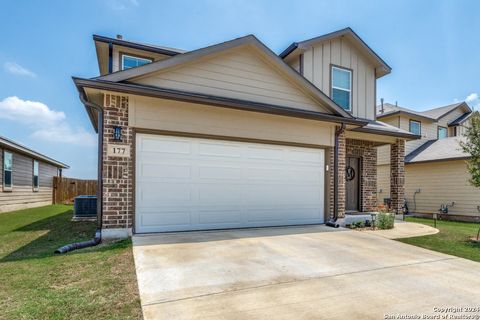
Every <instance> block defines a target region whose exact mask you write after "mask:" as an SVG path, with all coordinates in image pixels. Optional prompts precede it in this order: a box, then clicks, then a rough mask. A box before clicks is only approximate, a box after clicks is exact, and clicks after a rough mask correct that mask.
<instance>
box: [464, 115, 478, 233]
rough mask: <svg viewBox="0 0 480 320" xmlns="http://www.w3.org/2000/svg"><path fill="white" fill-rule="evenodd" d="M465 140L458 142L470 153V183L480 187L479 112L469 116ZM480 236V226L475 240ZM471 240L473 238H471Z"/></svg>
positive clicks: (468, 163)
mask: <svg viewBox="0 0 480 320" xmlns="http://www.w3.org/2000/svg"><path fill="white" fill-rule="evenodd" d="M464 136H465V138H466V139H465V141H461V142H460V146H461V147H462V149H463V152H465V153H467V154H468V155H470V159H469V160H468V161H467V167H468V172H469V173H470V183H471V184H472V185H473V186H474V187H476V188H480V113H479V112H478V111H475V112H474V113H473V115H472V116H471V118H470V126H469V127H467V130H466V133H465V135H464ZM479 236H480V228H479V229H478V232H477V237H476V241H477V242H478V241H479V240H480V239H479ZM472 240H473V239H472Z"/></svg>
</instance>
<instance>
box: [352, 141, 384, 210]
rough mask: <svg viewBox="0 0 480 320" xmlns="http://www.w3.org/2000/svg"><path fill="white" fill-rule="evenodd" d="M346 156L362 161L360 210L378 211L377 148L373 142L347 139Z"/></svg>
mask: <svg viewBox="0 0 480 320" xmlns="http://www.w3.org/2000/svg"><path fill="white" fill-rule="evenodd" d="M346 145H347V150H346V156H347V157H349V156H351V157H359V158H360V159H361V164H360V165H361V171H362V172H361V179H360V210H361V211H362V212H369V211H376V210H377V148H375V145H374V143H373V142H370V141H364V140H353V139H347V142H346Z"/></svg>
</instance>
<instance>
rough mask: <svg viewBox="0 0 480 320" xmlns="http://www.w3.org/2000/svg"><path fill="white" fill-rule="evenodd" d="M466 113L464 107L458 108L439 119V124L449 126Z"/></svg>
mask: <svg viewBox="0 0 480 320" xmlns="http://www.w3.org/2000/svg"><path fill="white" fill-rule="evenodd" d="M464 113H465V111H464V110H463V108H456V109H455V110H453V111H452V112H450V113H449V114H447V115H446V116H444V117H442V118H440V119H438V125H439V126H442V127H447V126H448V123H449V122H451V121H453V120H455V119H457V118H459V117H460V116H461V115H463V114H464Z"/></svg>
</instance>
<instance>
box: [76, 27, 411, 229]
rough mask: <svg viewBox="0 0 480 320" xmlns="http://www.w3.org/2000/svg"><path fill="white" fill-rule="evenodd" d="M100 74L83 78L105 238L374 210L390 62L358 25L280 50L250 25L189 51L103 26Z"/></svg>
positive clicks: (398, 144)
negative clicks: (96, 144) (379, 111)
mask: <svg viewBox="0 0 480 320" xmlns="http://www.w3.org/2000/svg"><path fill="white" fill-rule="evenodd" d="M93 38H94V42H95V48H96V52H97V58H98V64H99V69H100V76H99V77H95V78H91V79H83V78H74V82H75V85H76V86H77V89H78V91H79V93H80V98H81V100H82V102H83V103H84V105H85V107H86V110H87V112H88V115H89V116H90V119H91V120H92V124H93V125H94V127H95V129H96V130H97V132H98V133H99V139H100V140H99V141H100V143H101V148H100V150H101V153H100V154H99V161H100V167H101V171H100V173H99V179H100V183H101V188H100V189H101V190H102V192H101V202H100V203H101V208H102V212H101V214H102V217H103V218H102V221H101V223H102V233H103V237H123V236H128V235H129V234H131V233H132V232H134V233H148V232H165V231H187V230H208V229H228V228H243V227H264V226H265V227H267V226H281V225H301V224H321V223H326V222H327V221H337V219H342V218H343V217H345V215H346V214H350V213H359V212H370V211H374V210H375V209H376V207H377V195H376V192H377V185H376V183H377V178H376V177H377V173H376V168H377V166H376V159H377V155H376V152H377V151H376V147H378V146H381V145H391V146H392V148H391V159H392V163H394V164H395V165H394V166H392V169H391V176H392V182H393V183H392V184H391V185H390V187H389V188H390V190H391V197H392V199H393V207H394V208H395V209H396V210H400V208H401V206H402V202H403V195H404V191H403V188H404V186H403V182H404V177H403V175H404V168H403V164H404V152H403V150H404V145H405V141H407V140H412V139H417V138H419V136H417V135H415V134H412V133H410V132H408V131H407V130H403V129H399V128H396V127H394V126H392V125H388V124H386V123H383V122H381V121H378V120H377V119H376V110H375V109H376V107H375V101H376V90H375V88H376V79H378V78H380V77H382V76H384V75H387V74H388V73H390V71H391V69H390V67H389V66H388V65H387V64H386V63H385V62H384V61H383V60H382V59H381V58H380V57H379V56H378V55H377V54H376V53H375V52H374V51H373V50H372V49H371V48H370V47H369V46H367V45H366V44H365V42H363V41H362V40H361V39H360V38H359V37H358V35H357V34H355V33H354V32H353V31H352V30H351V29H350V28H347V29H343V30H339V31H336V32H333V33H330V34H327V35H323V36H320V37H316V38H313V39H310V40H306V41H301V42H295V43H293V44H292V45H291V46H289V47H288V48H287V49H286V50H285V51H284V52H282V53H281V54H279V55H277V54H275V53H273V52H272V51H271V50H270V49H269V48H267V47H266V46H265V45H264V44H263V43H262V42H261V41H259V40H258V39H257V38H256V37H254V36H252V35H249V36H246V37H242V38H238V39H234V40H231V41H227V42H223V43H220V44H215V45H212V46H209V47H205V48H201V49H198V50H193V51H188V52H185V51H183V50H178V49H172V48H167V47H161V46H154V45H147V44H143V43H137V42H132V41H126V40H124V39H122V38H121V37H117V38H108V37H103V36H94V37H93Z"/></svg>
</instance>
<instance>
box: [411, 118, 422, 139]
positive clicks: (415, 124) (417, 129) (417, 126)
mask: <svg viewBox="0 0 480 320" xmlns="http://www.w3.org/2000/svg"><path fill="white" fill-rule="evenodd" d="M408 131H410V132H411V133H413V134H416V135H417V136H420V135H422V123H421V122H420V121H415V120H410V124H409V128H408Z"/></svg>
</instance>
